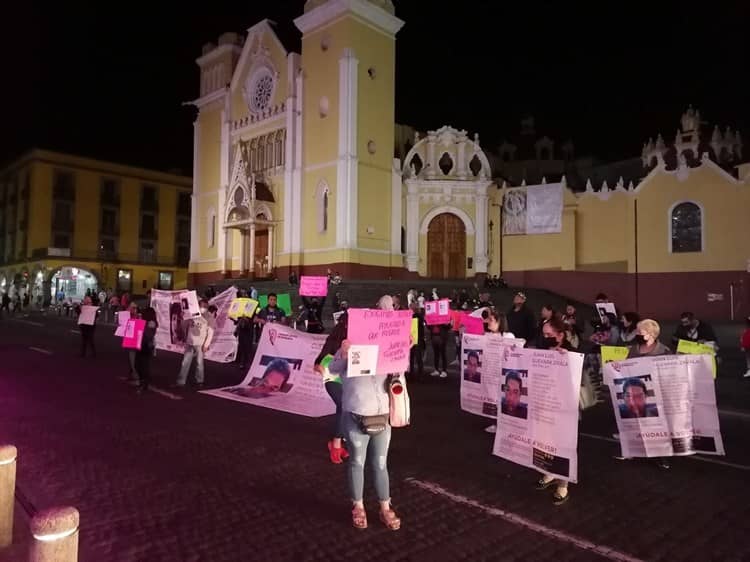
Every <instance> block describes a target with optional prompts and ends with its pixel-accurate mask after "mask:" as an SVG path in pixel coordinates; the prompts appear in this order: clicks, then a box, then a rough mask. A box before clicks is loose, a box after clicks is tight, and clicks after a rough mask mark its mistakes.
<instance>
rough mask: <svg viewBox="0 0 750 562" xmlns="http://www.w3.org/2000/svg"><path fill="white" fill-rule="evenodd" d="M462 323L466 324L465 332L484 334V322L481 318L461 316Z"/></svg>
mask: <svg viewBox="0 0 750 562" xmlns="http://www.w3.org/2000/svg"><path fill="white" fill-rule="evenodd" d="M461 324H463V326H464V333H466V334H474V335H479V336H481V335H482V334H484V322H482V319H481V318H476V317H474V316H469V315H466V316H464V317H463V318H461Z"/></svg>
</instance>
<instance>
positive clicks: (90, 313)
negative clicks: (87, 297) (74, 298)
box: [78, 305, 99, 326]
mask: <svg viewBox="0 0 750 562" xmlns="http://www.w3.org/2000/svg"><path fill="white" fill-rule="evenodd" d="M97 310H99V307H98V306H89V305H83V306H82V307H81V313H80V314H79V315H78V323H79V324H83V325H85V326H93V325H94V323H95V322H96V311H97Z"/></svg>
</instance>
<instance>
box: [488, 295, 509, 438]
mask: <svg viewBox="0 0 750 562" xmlns="http://www.w3.org/2000/svg"><path fill="white" fill-rule="evenodd" d="M487 333H488V334H500V335H501V336H502V337H504V338H512V339H515V337H516V336H515V335H513V333H512V332H509V331H508V319H507V318H506V317H505V313H504V312H498V311H497V310H496V309H494V308H491V309H490V312H489V314H488V315H487ZM484 430H485V431H486V432H487V433H496V432H497V424H496V423H493V424H492V425H488V426H487V427H485V428H484Z"/></svg>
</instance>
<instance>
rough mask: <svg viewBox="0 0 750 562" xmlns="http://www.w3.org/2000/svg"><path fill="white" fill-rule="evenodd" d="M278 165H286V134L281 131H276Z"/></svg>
mask: <svg viewBox="0 0 750 562" xmlns="http://www.w3.org/2000/svg"><path fill="white" fill-rule="evenodd" d="M275 154H276V166H283V165H284V134H283V133H282V132H281V131H279V132H278V133H276V150H275Z"/></svg>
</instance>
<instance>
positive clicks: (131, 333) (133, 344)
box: [122, 318, 146, 349]
mask: <svg viewBox="0 0 750 562" xmlns="http://www.w3.org/2000/svg"><path fill="white" fill-rule="evenodd" d="M145 329H146V321H145V320H141V319H139V318H131V319H130V320H128V323H127V324H126V325H125V333H124V334H123V336H122V347H123V348H125V349H141V342H142V341H143V331H144V330H145Z"/></svg>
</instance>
